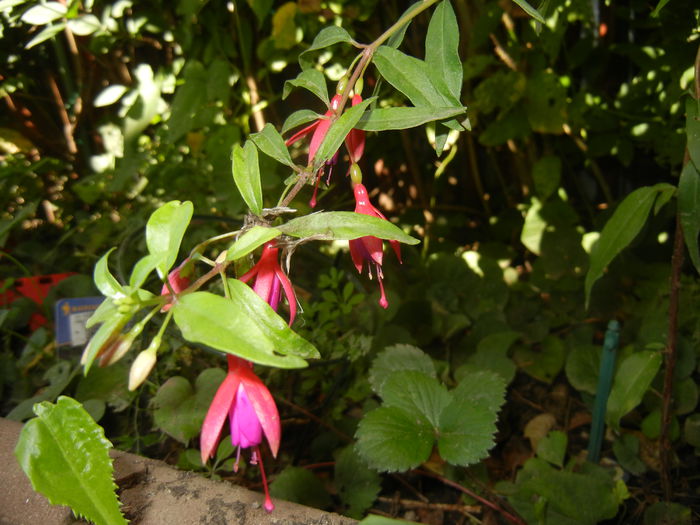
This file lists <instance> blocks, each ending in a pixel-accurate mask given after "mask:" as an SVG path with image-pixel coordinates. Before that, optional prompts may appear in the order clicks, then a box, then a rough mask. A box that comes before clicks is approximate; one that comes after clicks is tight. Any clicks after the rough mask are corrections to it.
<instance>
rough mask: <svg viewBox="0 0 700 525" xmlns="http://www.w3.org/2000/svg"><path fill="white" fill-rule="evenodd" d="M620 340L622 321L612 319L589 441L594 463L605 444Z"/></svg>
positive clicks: (590, 458) (602, 359)
mask: <svg viewBox="0 0 700 525" xmlns="http://www.w3.org/2000/svg"><path fill="white" fill-rule="evenodd" d="M619 342H620V323H618V322H617V321H614V320H613V321H610V322H609V323H608V330H607V331H606V332H605V341H604V342H603V355H602V356H601V359H600V371H599V373H598V389H597V390H596V394H595V406H594V408H593V423H592V424H591V437H590V439H589V441H588V460H589V461H591V462H593V463H598V461H600V448H601V446H602V444H603V432H604V431H605V410H606V408H607V406H608V396H609V395H610V389H611V387H612V381H613V373H614V371H615V355H616V353H617V346H618V344H619Z"/></svg>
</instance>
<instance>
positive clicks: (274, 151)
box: [250, 122, 296, 168]
mask: <svg viewBox="0 0 700 525" xmlns="http://www.w3.org/2000/svg"><path fill="white" fill-rule="evenodd" d="M250 140H252V141H253V142H254V143H255V145H256V146H257V147H258V148H260V151H262V152H263V153H264V154H265V155H268V156H269V157H272V158H273V159H275V160H277V161H279V162H281V163H282V164H286V165H287V166H289V167H290V168H294V167H296V165H295V164H294V161H292V157H290V156H289V150H288V149H287V146H285V144H284V139H283V138H282V135H280V134H279V133H278V132H277V130H276V129H275V127H274V126H273V125H272V124H270V123H269V122H268V123H267V124H265V127H264V128H263V129H262V131H259V132H258V133H253V134H252V135H251V136H250Z"/></svg>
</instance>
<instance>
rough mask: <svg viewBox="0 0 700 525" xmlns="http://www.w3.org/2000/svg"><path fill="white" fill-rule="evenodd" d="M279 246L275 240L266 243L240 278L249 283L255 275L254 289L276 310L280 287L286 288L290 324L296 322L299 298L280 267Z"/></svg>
mask: <svg viewBox="0 0 700 525" xmlns="http://www.w3.org/2000/svg"><path fill="white" fill-rule="evenodd" d="M278 259H279V248H277V243H276V242H275V241H274V240H273V241H270V242H267V243H265V246H263V251H262V255H261V256H260V260H259V261H258V262H257V264H256V265H255V266H253V267H252V268H251V269H250V270H249V271H248V272H246V273H244V274H243V275H242V276H241V277H239V280H241V281H243V282H244V283H247V282H248V281H250V280H251V279H252V278H253V277H255V283H254V284H253V290H254V291H255V293H257V294H258V295H259V296H260V297H262V298H263V300H264V301H266V302H267V303H268V304H269V305H270V306H271V307H272V309H273V310H274V311H275V312H276V311H277V307H278V306H279V302H280V297H281V294H280V288H281V289H282V290H284V295H285V296H286V297H287V302H288V303H289V326H291V325H292V323H293V322H294V318H295V317H296V313H297V298H296V295H295V294H294V288H293V287H292V283H291V282H290V281H289V277H287V276H286V275H285V273H284V272H283V271H282V268H280V265H279V262H278Z"/></svg>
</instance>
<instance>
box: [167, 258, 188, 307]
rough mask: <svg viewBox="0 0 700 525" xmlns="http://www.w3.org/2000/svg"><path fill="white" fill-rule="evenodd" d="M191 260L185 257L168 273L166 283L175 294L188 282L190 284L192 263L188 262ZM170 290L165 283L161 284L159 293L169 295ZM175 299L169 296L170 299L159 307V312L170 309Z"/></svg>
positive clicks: (186, 285)
mask: <svg viewBox="0 0 700 525" xmlns="http://www.w3.org/2000/svg"><path fill="white" fill-rule="evenodd" d="M191 262H192V261H190V259H185V260H184V261H182V263H181V264H180V266H178V267H177V268H175V269H174V270H172V271H171V272H170V273H169V274H168V283H169V284H170V288H172V290H173V292H175V293H176V294H178V293H180V292H182V291H183V290H185V289H186V288H187V287H188V286H189V285H190V284H192V279H191V276H192V270H193V268H192V265H191V264H190V263H191ZM169 294H170V290H169V289H168V285H167V284H165V283H164V284H163V288H161V290H160V295H169ZM174 300H175V298H174V297H171V298H170V301H169V302H168V303H167V304H165V305H163V308H161V309H160V311H161V312H167V311H168V310H170V308H171V307H172V305H173V301H174Z"/></svg>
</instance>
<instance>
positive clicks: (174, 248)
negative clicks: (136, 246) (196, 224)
mask: <svg viewBox="0 0 700 525" xmlns="http://www.w3.org/2000/svg"><path fill="white" fill-rule="evenodd" d="M193 210H194V208H193V206H192V203H191V202H190V201H184V202H180V201H170V202H168V203H166V204H163V205H162V206H161V207H160V208H158V209H157V210H156V211H154V212H153V213H152V214H151V216H150V218H149V219H148V222H147V223H146V245H147V246H148V251H149V253H150V254H151V255H153V257H155V258H156V259H157V264H156V270H157V271H158V275H159V276H160V278H161V279H165V278H166V277H167V276H168V270H170V268H172V266H173V264H175V261H176V260H177V255H178V252H179V250H180V243H181V242H182V238H183V236H184V235H185V231H186V230H187V226H189V224H190V219H191V218H192V213H193Z"/></svg>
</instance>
